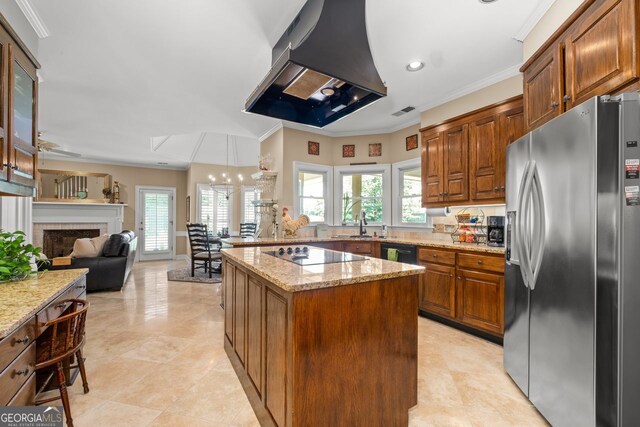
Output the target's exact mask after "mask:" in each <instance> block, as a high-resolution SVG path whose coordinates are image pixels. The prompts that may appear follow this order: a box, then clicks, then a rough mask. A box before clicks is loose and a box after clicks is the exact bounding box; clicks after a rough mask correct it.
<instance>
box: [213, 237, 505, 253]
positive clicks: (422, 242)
mask: <svg viewBox="0 0 640 427" xmlns="http://www.w3.org/2000/svg"><path fill="white" fill-rule="evenodd" d="M221 242H222V243H226V244H228V245H231V246H233V247H241V246H255V245H265V246H266V245H296V244H303V243H314V242H387V243H402V244H406V245H418V246H427V247H432V248H442V249H457V250H462V251H470V252H483V253H489V254H499V255H502V254H504V247H495V246H487V245H476V244H472V243H453V242H452V241H451V239H449V241H447V240H441V239H437V238H428V237H427V238H408V237H394V236H391V237H387V238H385V239H380V238H375V237H373V238H371V237H298V238H295V239H284V238H278V239H273V238H255V237H244V238H243V237H228V238H226V239H222V240H221Z"/></svg>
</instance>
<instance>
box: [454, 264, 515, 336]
mask: <svg viewBox="0 0 640 427" xmlns="http://www.w3.org/2000/svg"><path fill="white" fill-rule="evenodd" d="M457 295H458V298H457V299H458V310H457V314H458V316H457V317H458V320H459V321H460V322H462V323H464V324H465V325H468V326H471V327H474V328H477V329H481V330H483V331H486V332H490V333H492V334H495V335H502V334H503V333H504V275H503V274H498V273H488V272H480V271H471V270H458V277H457Z"/></svg>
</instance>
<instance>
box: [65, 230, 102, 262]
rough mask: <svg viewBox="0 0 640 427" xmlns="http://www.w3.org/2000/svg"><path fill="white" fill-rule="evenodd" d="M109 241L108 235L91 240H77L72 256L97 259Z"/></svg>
mask: <svg viewBox="0 0 640 427" xmlns="http://www.w3.org/2000/svg"><path fill="white" fill-rule="evenodd" d="M107 240H109V235H108V234H103V235H102V236H98V237H93V238H91V239H88V238H84V239H76V241H75V242H74V244H73V252H71V255H70V256H72V257H73V258H95V257H97V256H100V255H101V254H102V250H103V248H104V245H105V243H106V242H107Z"/></svg>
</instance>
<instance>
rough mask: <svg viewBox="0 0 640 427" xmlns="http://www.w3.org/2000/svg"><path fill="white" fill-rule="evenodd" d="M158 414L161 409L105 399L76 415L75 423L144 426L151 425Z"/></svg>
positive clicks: (82, 426)
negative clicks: (91, 408)
mask: <svg viewBox="0 0 640 427" xmlns="http://www.w3.org/2000/svg"><path fill="white" fill-rule="evenodd" d="M71 410H72V411H73V408H72V409H71ZM72 414H73V412H72ZM158 415H160V411H155V410H153V409H147V408H141V407H139V406H133V405H125V404H123V403H117V402H110V401H105V402H103V403H102V404H100V405H98V406H97V407H96V408H94V409H93V410H92V411H87V412H85V413H84V414H82V415H81V416H79V417H76V416H75V415H74V416H73V423H74V425H75V426H76V427H115V426H122V427H125V426H132V427H133V426H136V427H143V426H148V425H150V424H151V423H152V422H153V420H154V419H155V418H156V417H157V416H158Z"/></svg>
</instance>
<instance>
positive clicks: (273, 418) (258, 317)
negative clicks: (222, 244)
mask: <svg viewBox="0 0 640 427" xmlns="http://www.w3.org/2000/svg"><path fill="white" fill-rule="evenodd" d="M277 249H278V247H247V248H233V249H223V251H222V257H223V268H224V283H223V285H224V300H225V301H224V302H225V318H224V323H225V327H224V330H225V333H224V347H225V351H226V352H227V355H228V356H229V359H230V360H231V362H232V364H233V366H234V369H235V371H236V373H237V375H238V378H239V379H240V380H241V382H242V385H243V388H244V390H245V393H246V394H247V396H248V398H249V401H250V402H251V405H252V406H253V408H254V411H255V412H256V415H257V416H258V419H259V420H260V423H261V424H262V425H263V426H279V427H283V426H300V425H331V426H353V425H385V426H406V425H407V424H408V418H409V415H408V410H409V408H411V407H412V406H414V405H416V404H417V357H418V335H417V334H418V318H417V311H418V284H419V277H420V276H419V275H420V273H422V271H423V268H422V267H419V266H414V265H408V264H401V263H396V262H390V261H385V260H380V259H373V258H370V257H363V258H364V259H360V257H358V256H354V255H352V254H344V253H342V252H336V251H330V250H324V249H320V248H309V255H310V256H309V258H310V259H316V260H317V259H325V260H331V261H333V262H332V263H328V264H324V263H315V262H314V263H311V265H298V264H296V263H294V262H291V261H290V260H288V259H283V258H287V257H286V256H285V257H277V256H274V254H269V253H268V252H269V251H274V250H277ZM294 249H295V247H294ZM336 260H337V262H336Z"/></svg>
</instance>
